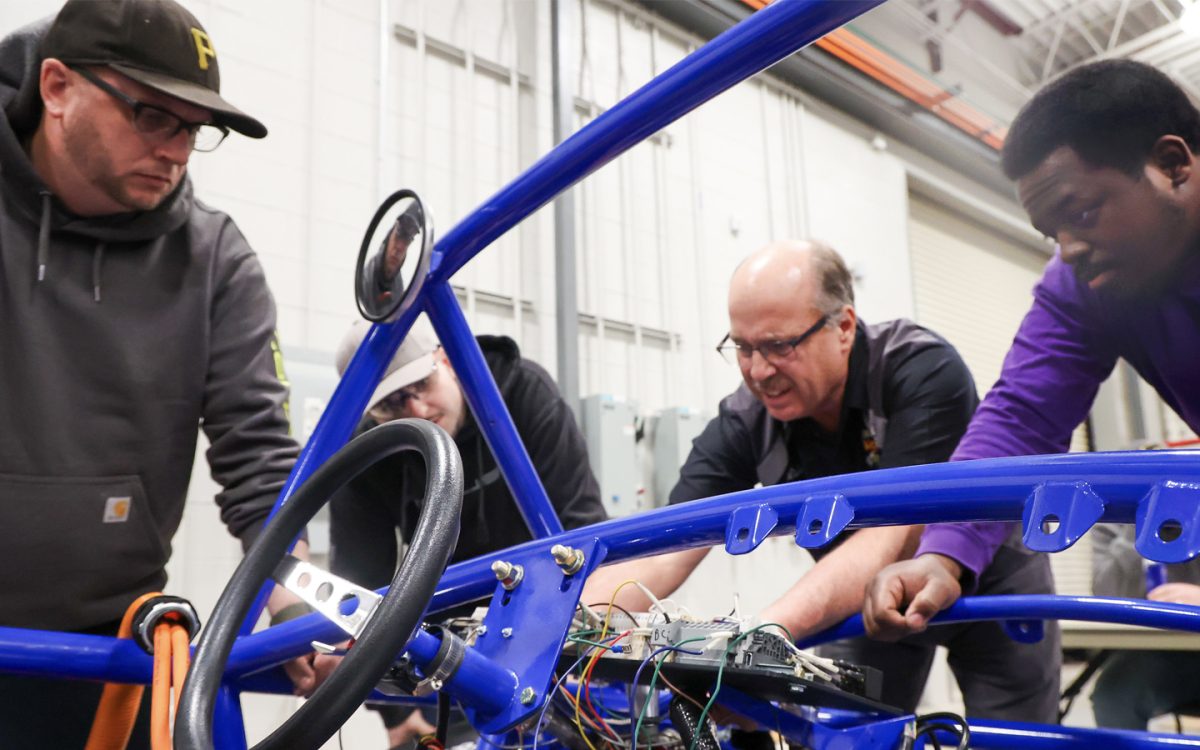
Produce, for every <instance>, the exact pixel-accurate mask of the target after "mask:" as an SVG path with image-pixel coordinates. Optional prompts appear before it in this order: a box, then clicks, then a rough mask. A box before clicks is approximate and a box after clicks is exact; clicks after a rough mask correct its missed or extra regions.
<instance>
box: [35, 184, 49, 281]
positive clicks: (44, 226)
mask: <svg viewBox="0 0 1200 750" xmlns="http://www.w3.org/2000/svg"><path fill="white" fill-rule="evenodd" d="M40 195H41V196H42V222H41V224H39V225H38V246H37V280H38V281H39V282H40V281H42V280H43V279H45V278H46V264H47V263H48V262H49V260H50V210H51V208H52V206H51V204H50V198H51V193H50V191H49V190H43V191H41V193H40Z"/></svg>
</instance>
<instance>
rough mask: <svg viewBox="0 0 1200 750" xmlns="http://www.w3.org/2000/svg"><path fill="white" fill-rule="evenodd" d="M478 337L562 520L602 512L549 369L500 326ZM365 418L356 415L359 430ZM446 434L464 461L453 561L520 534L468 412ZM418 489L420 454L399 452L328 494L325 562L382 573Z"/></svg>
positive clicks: (574, 522)
mask: <svg viewBox="0 0 1200 750" xmlns="http://www.w3.org/2000/svg"><path fill="white" fill-rule="evenodd" d="M478 341H479V346H480V348H482V349H483V354H484V358H485V359H486V360H487V363H488V368H489V369H490V370H491V372H492V376H493V377H494V378H495V379H496V384H497V385H498V386H499V388H500V396H501V398H503V399H504V403H505V405H506V406H507V407H508V410H509V412H510V413H511V414H512V418H513V422H514V423H515V424H516V428H517V434H519V435H520V436H521V441H522V442H523V443H524V444H525V448H526V450H528V451H529V457H530V459H531V460H532V461H533V466H534V469H536V470H537V473H538V476H539V477H540V478H541V480H542V484H543V485H544V486H545V488H546V494H547V495H549V497H550V502H551V504H552V505H553V506H554V509H555V511H556V512H557V513H558V517H559V519H561V520H562V523H563V526H564V527H566V528H568V529H573V528H578V527H580V526H586V525H588V524H591V523H596V522H598V521H603V520H604V519H605V517H606V516H605V513H604V507H603V506H602V505H601V504H600V487H599V485H598V484H597V482H596V478H595V476H593V475H592V470H591V468H590V465H589V464H588V457H587V447H586V445H585V444H584V442H583V434H582V433H581V432H580V431H579V427H578V426H577V425H576V424H575V418H574V415H572V414H571V410H570V409H569V408H568V407H567V404H566V402H564V401H563V399H562V396H561V395H559V392H558V388H557V387H556V386H555V385H554V381H553V380H551V379H550V375H549V374H548V373H547V372H546V371H545V370H544V369H543V368H542V367H541V366H539V365H537V364H536V363H534V362H530V361H529V360H527V359H522V358H521V355H520V351H519V350H518V348H517V344H516V342H514V341H513V340H512V339H510V338H508V337H506V336H479V337H478ZM373 426H374V422H373V421H371V420H369V419H367V420H364V421H363V423H362V424H361V425H359V432H362V431H365V430H366V429H370V428H371V427H373ZM454 443H455V445H456V446H457V447H458V450H459V452H460V453H461V454H462V461H463V513H462V519H463V521H462V528H461V530H460V532H459V538H458V547H457V548H456V549H455V552H454V557H453V558H452V561H453V562H457V561H460V560H468V559H470V558H473V557H478V556H479V555H483V554H486V553H488V552H492V551H494V550H498V549H503V548H505V547H509V546H511V545H514V544H519V543H521V542H526V541H529V539H530V538H531V536H530V534H529V529H528V528H526V526H525V522H524V520H522V518H521V514H520V512H519V511H518V510H517V506H516V503H515V501H514V500H513V496H512V493H511V492H509V489H508V484H507V483H506V482H505V481H504V477H503V476H502V475H501V474H500V470H499V468H497V466H496V459H495V458H494V457H493V456H492V452H491V450H490V449H489V448H488V446H487V443H486V442H485V441H484V438H483V434H482V433H481V432H480V431H479V427H478V425H477V424H476V423H475V420H474V418H473V417H472V416H471V415H470V414H469V413H468V415H467V419H466V421H465V423H464V424H463V427H462V429H461V430H459V433H458V435H456V436H455V439H454ZM424 490H425V479H424V466H423V464H422V463H421V460H420V459H419V458H417V457H415V456H413V455H412V454H400V455H397V456H393V457H391V458H389V459H386V460H384V461H382V462H380V463H379V464H378V465H376V466H374V467H372V468H371V469H368V470H367V471H366V472H364V473H363V474H361V475H360V476H359V477H357V478H356V479H355V480H353V481H352V482H350V484H348V485H347V486H346V487H344V488H343V489H342V490H341V491H340V492H339V493H338V494H336V495H335V496H334V498H333V500H332V502H331V503H330V535H331V539H332V547H333V549H332V555H331V557H332V560H331V562H332V569H333V571H334V572H335V573H336V574H338V575H340V576H344V577H346V578H349V579H350V580H352V581H354V582H355V583H358V584H359V585H362V586H368V587H370V588H379V587H380V586H386V585H387V584H388V583H390V582H391V579H392V574H393V572H394V571H395V568H396V561H397V557H396V555H397V548H398V545H397V539H396V530H397V529H399V531H400V536H401V538H402V539H404V540H408V539H410V538H411V536H412V533H413V530H414V529H415V528H416V522H417V515H418V513H419V511H420V507H419V505H418V503H419V501H420V499H421V498H422V496H423V494H424Z"/></svg>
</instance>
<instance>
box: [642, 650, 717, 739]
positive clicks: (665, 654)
mask: <svg viewBox="0 0 1200 750" xmlns="http://www.w3.org/2000/svg"><path fill="white" fill-rule="evenodd" d="M707 640H708V638H705V637H700V638H688V639H687V640H685V641H680V642H679V643H675V644H672V645H671V646H670V648H672V649H676V648H680V647H681V646H683V645H685V644H688V643H696V642H698V641H707ZM660 648H661V647H660ZM671 653H672V652H671V651H664V652H663V654H662V658H661V659H659V660H658V663H657V664H655V665H654V675H653V676H652V677H651V678H650V687H649V690H648V691H647V693H646V700H645V702H644V703H642V710H640V711H638V718H637V724H635V725H634V727H633V737H632V740H633V750H637V743H638V738H639V737H640V736H641V735H642V719H644V718H645V717H646V707H647V706H649V705H650V701H652V700H654V685H655V683H657V682H658V673H659V671H660V670H661V669H662V665H663V664H664V663H665V662H666V661H667V657H668V656H670V655H671ZM634 687H635V688H636V687H637V686H636V685H635V686H634ZM630 708H632V706H631V707H630ZM647 744H648V743H647Z"/></svg>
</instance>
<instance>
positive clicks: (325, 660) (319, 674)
mask: <svg viewBox="0 0 1200 750" xmlns="http://www.w3.org/2000/svg"><path fill="white" fill-rule="evenodd" d="M350 643H351V642H350V641H349V640H345V641H342V642H341V643H338V644H336V647H337V649H338V650H339V651H345V650H346V649H348V648H350ZM312 656H313V657H314V658H313V660H312V678H313V679H312V689H311V690H309V691H308V693H307V694H305V695H304V697H305V698H307V697H309V696H310V695H312V693H313V691H314V690H316V689H317V688H319V687H321V685H323V684H324V683H325V680H327V679H329V675H330V674H332V673H333V670H334V669H336V668H337V665H338V664H341V663H342V657H341V655H340V654H338V655H335V654H313V655H312ZM285 669H286V667H285ZM293 682H295V680H293Z"/></svg>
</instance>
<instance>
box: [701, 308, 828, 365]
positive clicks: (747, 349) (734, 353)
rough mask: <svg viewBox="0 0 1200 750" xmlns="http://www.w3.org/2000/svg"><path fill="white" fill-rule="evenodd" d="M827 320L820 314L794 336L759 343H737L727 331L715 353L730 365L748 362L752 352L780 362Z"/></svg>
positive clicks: (771, 360) (770, 360)
mask: <svg viewBox="0 0 1200 750" xmlns="http://www.w3.org/2000/svg"><path fill="white" fill-rule="evenodd" d="M828 322H829V316H828V315H822V316H821V317H820V318H818V319H817V322H816V323H813V324H812V325H811V326H809V328H808V330H806V331H805V332H804V333H802V334H800V335H799V336H796V337H795V338H791V339H778V340H776V341H763V342H762V343H759V344H746V343H741V344H739V343H738V342H736V341H734V340H733V339H732V338H731V337H730V336H731V335H730V334H728V333H727V334H725V338H723V339H721V343H719V344H717V353H718V354H720V355H721V356H722V357H723V358H724V359H725V361H726V362H728V363H729V364H731V365H732V364H739V363H742V362H749V361H750V359H751V358H752V357H753V356H754V352H758V353H759V354H761V355H762V358H763V359H765V360H767V361H769V362H781V361H783V360H785V359H787V358H788V357H790V356H792V352H794V351H796V347H798V346H800V345H801V344H803V343H804V342H805V341H807V340H808V339H810V338H812V336H813V335H814V334H816V332H817V331H819V330H821V328H822V327H823V326H824V325H825V324H826V323H828Z"/></svg>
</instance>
